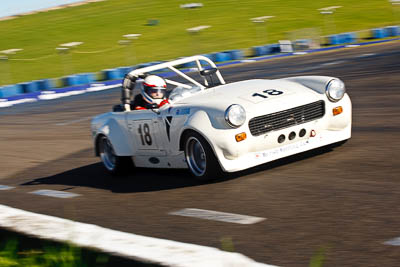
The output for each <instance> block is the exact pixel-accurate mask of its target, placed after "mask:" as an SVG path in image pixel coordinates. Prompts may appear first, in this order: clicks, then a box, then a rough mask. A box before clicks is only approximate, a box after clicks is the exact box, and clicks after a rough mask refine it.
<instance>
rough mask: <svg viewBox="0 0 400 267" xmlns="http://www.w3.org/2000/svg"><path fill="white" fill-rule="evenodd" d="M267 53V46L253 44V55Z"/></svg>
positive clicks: (258, 55) (257, 55)
mask: <svg viewBox="0 0 400 267" xmlns="http://www.w3.org/2000/svg"><path fill="white" fill-rule="evenodd" d="M267 53H268V52H267V49H266V47H265V46H262V45H260V46H253V56H254V57H260V56H264V55H266V54H267Z"/></svg>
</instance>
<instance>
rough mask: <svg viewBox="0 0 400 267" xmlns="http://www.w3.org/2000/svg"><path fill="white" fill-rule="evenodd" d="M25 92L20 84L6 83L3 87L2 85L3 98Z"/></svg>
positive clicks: (1, 95)
mask: <svg viewBox="0 0 400 267" xmlns="http://www.w3.org/2000/svg"><path fill="white" fill-rule="evenodd" d="M23 93H24V91H23V89H22V86H21V85H20V84H14V85H6V86H3V87H0V97H1V98H6V97H10V96H14V95H19V94H23Z"/></svg>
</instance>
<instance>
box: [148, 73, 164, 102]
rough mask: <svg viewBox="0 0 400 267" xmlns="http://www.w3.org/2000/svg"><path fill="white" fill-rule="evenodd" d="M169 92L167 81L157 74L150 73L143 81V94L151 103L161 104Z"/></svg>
mask: <svg viewBox="0 0 400 267" xmlns="http://www.w3.org/2000/svg"><path fill="white" fill-rule="evenodd" d="M166 94H167V83H166V82H165V80H164V79H163V78H161V77H159V76H156V75H149V76H147V77H146V78H145V79H144V81H143V86H142V96H143V98H144V100H146V102H148V103H150V104H160V103H161V101H163V100H164V99H165V96H166Z"/></svg>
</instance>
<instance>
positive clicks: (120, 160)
mask: <svg viewBox="0 0 400 267" xmlns="http://www.w3.org/2000/svg"><path fill="white" fill-rule="evenodd" d="M98 145H99V155H100V158H101V162H102V163H103V166H104V168H105V169H106V170H107V172H109V173H110V174H112V175H121V174H125V173H126V172H127V171H128V170H129V169H131V168H132V167H133V162H132V158H131V157H121V156H117V155H116V154H115V152H114V148H113V146H112V144H111V142H110V140H108V138H107V137H106V136H101V137H100V139H99V143H98Z"/></svg>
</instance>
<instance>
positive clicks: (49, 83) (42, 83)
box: [38, 79, 56, 91]
mask: <svg viewBox="0 0 400 267" xmlns="http://www.w3.org/2000/svg"><path fill="white" fill-rule="evenodd" d="M38 86H39V90H40V91H43V90H50V89H53V88H54V87H56V86H55V84H54V81H53V80H51V79H43V80H39V81H38Z"/></svg>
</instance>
